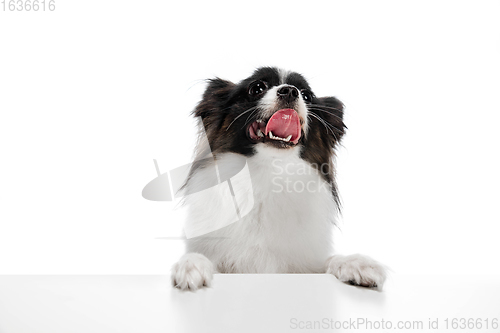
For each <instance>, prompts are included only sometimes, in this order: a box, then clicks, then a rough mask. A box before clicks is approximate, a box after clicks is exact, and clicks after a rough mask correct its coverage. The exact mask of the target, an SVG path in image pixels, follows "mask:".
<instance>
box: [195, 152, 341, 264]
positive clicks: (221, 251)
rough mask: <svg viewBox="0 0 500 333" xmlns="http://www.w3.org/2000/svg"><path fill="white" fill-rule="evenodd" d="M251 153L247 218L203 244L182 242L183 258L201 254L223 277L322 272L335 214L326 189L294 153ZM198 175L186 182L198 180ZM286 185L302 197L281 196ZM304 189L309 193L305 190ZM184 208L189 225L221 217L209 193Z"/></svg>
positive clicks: (291, 193) (329, 249)
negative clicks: (250, 200) (184, 246)
mask: <svg viewBox="0 0 500 333" xmlns="http://www.w3.org/2000/svg"><path fill="white" fill-rule="evenodd" d="M257 151H258V153H257V154H256V155H255V156H254V157H251V158H249V159H248V160H247V161H248V167H249V169H250V174H251V177H252V183H253V192H254V193H253V194H254V195H253V198H254V206H253V209H252V210H251V212H250V213H249V214H248V215H246V216H244V217H243V218H242V219H241V220H240V221H238V222H236V223H233V224H230V225H228V226H226V227H225V228H222V229H219V230H217V231H214V232H212V233H210V234H209V235H207V236H208V237H206V238H203V237H201V238H200V239H198V238H195V239H192V240H191V239H190V240H188V242H187V250H188V252H199V253H203V254H204V255H205V256H206V257H207V258H209V259H210V260H211V261H212V262H213V263H214V264H215V265H216V268H217V270H218V271H219V272H223V273H226V272H227V273H320V272H324V271H325V268H324V263H325V261H326V259H327V258H328V257H329V256H330V255H331V253H332V246H331V245H332V244H331V231H332V227H333V224H334V222H335V221H334V219H335V213H336V207H335V204H334V201H333V198H332V194H331V192H330V190H329V189H330V188H329V187H328V186H324V185H326V183H325V182H324V181H323V179H322V178H321V177H320V175H319V174H318V172H317V171H316V170H315V169H313V168H312V167H310V166H309V165H308V164H307V163H306V162H304V161H303V160H302V159H300V158H299V156H298V152H299V150H298V148H293V149H288V150H280V149H276V148H272V147H267V146H265V145H258V146H257ZM221 159H224V156H222V157H221ZM204 171H205V170H201V171H200V172H199V173H198V174H197V175H196V177H195V178H193V179H192V181H194V182H196V181H198V179H200V180H202V179H204V175H203V173H204ZM298 173H300V174H298ZM303 173H306V174H305V175H303ZM287 182H288V184H289V185H290V184H295V189H298V190H300V189H301V187H302V185H301V184H304V191H302V192H299V191H295V190H294V188H293V185H292V186H289V189H290V190H291V191H286V190H287V188H286V184H287ZM307 184H309V185H310V186H309V188H310V189H313V190H314V192H309V191H307V190H305V188H306V186H307ZM236 196H237V197H239V196H240V194H239V193H236ZM186 203H187V204H188V205H189V211H190V213H188V214H189V215H188V218H191V219H193V218H198V219H204V218H205V217H206V216H216V214H224V212H222V211H221V206H220V205H217V203H216V200H214V196H213V193H212V194H209V193H207V197H205V198H202V197H200V196H198V197H197V198H196V200H195V201H192V200H191V198H190V197H189V196H188V197H187V198H186ZM207 203H208V204H207ZM221 217H223V216H222V215H221Z"/></svg>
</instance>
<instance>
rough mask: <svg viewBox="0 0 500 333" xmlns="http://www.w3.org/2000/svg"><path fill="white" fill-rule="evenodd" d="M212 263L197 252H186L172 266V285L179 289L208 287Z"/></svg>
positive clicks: (212, 267) (212, 269)
mask: <svg viewBox="0 0 500 333" xmlns="http://www.w3.org/2000/svg"><path fill="white" fill-rule="evenodd" d="M213 272H214V265H213V264H212V262H211V261H210V260H208V258H207V257H205V256H204V255H202V254H199V253H186V254H185V255H183V256H182V257H181V259H180V260H179V261H178V262H177V263H176V264H175V265H174V266H173V267H172V275H171V280H172V284H173V285H174V287H176V288H179V289H181V290H196V289H199V288H201V287H204V286H207V287H210V284H211V282H212V277H213V275H212V274H213Z"/></svg>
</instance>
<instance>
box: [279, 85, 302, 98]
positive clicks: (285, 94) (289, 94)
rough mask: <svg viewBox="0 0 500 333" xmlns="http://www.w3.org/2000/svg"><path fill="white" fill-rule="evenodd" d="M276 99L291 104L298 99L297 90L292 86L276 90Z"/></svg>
mask: <svg viewBox="0 0 500 333" xmlns="http://www.w3.org/2000/svg"><path fill="white" fill-rule="evenodd" d="M278 97H279V98H282V99H284V100H285V101H286V102H292V101H294V100H296V99H297V98H298V97H299V90H298V89H297V88H295V87H294V86H284V87H281V88H279V89H278Z"/></svg>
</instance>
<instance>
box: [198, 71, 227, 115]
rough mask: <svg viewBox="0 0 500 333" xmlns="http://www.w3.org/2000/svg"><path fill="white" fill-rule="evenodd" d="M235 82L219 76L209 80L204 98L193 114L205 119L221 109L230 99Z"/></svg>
mask: <svg viewBox="0 0 500 333" xmlns="http://www.w3.org/2000/svg"><path fill="white" fill-rule="evenodd" d="M234 87H235V84H234V83H232V82H230V81H227V80H222V79H219V78H215V79H211V80H208V86H207V89H205V92H204V93H203V99H202V100H201V102H200V103H199V104H198V106H197V107H196V109H195V110H194V112H193V114H194V116H195V117H201V118H202V119H204V118H205V117H207V116H209V115H210V114H211V113H213V112H215V111H217V110H219V108H220V107H221V106H222V105H224V104H225V102H226V101H227V100H228V99H229V96H230V93H231V91H232V90H233V88H234Z"/></svg>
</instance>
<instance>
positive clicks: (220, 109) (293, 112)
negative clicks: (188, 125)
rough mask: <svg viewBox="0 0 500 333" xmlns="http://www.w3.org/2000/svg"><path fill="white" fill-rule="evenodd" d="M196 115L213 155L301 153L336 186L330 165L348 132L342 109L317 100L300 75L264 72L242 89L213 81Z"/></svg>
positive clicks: (266, 69)
mask: <svg viewBox="0 0 500 333" xmlns="http://www.w3.org/2000/svg"><path fill="white" fill-rule="evenodd" d="M194 115H195V116H197V117H201V118H202V120H203V125H204V127H205V131H206V133H207V136H208V140H209V144H210V150H211V151H212V153H213V154H214V155H217V154H219V153H224V152H234V153H239V154H243V155H245V156H252V155H254V154H255V153H256V151H257V149H256V147H257V146H258V145H267V146H269V147H272V148H274V149H298V150H299V152H300V157H301V158H302V159H304V160H306V161H308V162H309V163H311V164H312V165H316V166H321V167H322V168H323V170H322V173H325V174H326V175H324V176H325V179H326V180H327V181H328V182H329V183H332V182H333V166H332V165H331V160H332V156H333V154H334V148H335V147H336V145H337V144H338V143H339V142H340V140H341V138H342V136H343V134H344V130H345V126H344V123H343V122H342V118H343V104H342V103H341V102H340V101H339V100H338V99H336V98H335V97H323V98H318V97H316V95H315V94H314V92H313V91H312V90H311V87H310V86H309V84H308V83H307V81H306V80H305V78H304V77H303V76H302V75H300V74H298V73H294V72H288V71H284V70H280V69H277V68H272V67H263V68H260V69H257V70H256V71H255V72H254V73H253V75H252V76H250V77H249V78H247V79H245V80H243V81H241V82H239V83H238V84H234V83H232V82H229V81H226V80H222V79H213V80H210V81H209V84H208V87H207V89H206V91H205V93H204V95H203V99H202V101H201V102H200V103H199V104H198V106H197V108H196V109H195V111H194ZM325 165H326V166H329V167H327V168H326V169H328V171H327V172H325Z"/></svg>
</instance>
